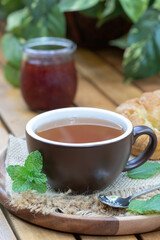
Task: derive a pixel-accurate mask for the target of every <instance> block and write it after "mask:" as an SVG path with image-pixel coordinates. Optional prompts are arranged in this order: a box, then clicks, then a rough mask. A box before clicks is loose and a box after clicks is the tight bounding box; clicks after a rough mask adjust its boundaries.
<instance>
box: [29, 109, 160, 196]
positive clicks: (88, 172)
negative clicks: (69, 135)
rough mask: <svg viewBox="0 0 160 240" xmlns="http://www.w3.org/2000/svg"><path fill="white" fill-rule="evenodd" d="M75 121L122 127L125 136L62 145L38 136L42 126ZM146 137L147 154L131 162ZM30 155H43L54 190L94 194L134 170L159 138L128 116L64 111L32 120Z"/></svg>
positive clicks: (47, 113) (88, 110)
mask: <svg viewBox="0 0 160 240" xmlns="http://www.w3.org/2000/svg"><path fill="white" fill-rule="evenodd" d="M75 118H88V119H93V120H94V121H95V120H106V121H109V122H112V123H115V124H118V125H120V126H121V127H122V128H123V130H124V133H123V134H122V135H120V136H119V137H116V138H113V139H110V140H106V141H101V142H94V143H81V144H76V143H62V142H56V141H50V140H47V139H45V138H42V137H40V136H38V135H37V134H36V133H35V132H36V129H38V128H39V127H41V126H43V125H45V124H48V123H50V122H55V124H58V122H59V121H63V120H66V119H70V120H71V123H72V121H74V119H75ZM142 134H147V135H148V136H149V143H148V146H147V147H146V149H145V150H144V152H143V153H141V154H140V155H139V156H138V157H136V158H134V159H133V160H131V161H128V159H129V156H130V153H131V147H132V144H133V143H134V142H135V140H136V138H137V137H139V136H140V135H142ZM26 138H27V145H28V150H29V152H32V151H35V150H39V151H40V152H41V154H42V156H43V171H44V172H45V173H46V175H47V178H48V181H49V184H50V185H51V186H52V187H53V188H54V189H60V190H62V191H66V190H67V189H72V190H73V191H74V192H76V193H92V192H94V191H96V190H101V189H104V188H105V187H107V186H108V185H109V184H111V183H112V182H113V181H114V180H115V179H116V178H117V177H118V176H119V175H120V173H121V172H122V171H128V170H131V169H134V168H136V167H138V166H140V165H141V164H143V163H144V162H146V161H147V159H149V158H150V156H151V155H152V154H153V153H154V151H155V148H156V145H157V138H156V135H155V134H154V132H153V131H152V130H151V129H150V128H148V127H146V126H137V127H134V128H133V126H132V123H131V122H130V121H129V120H128V119H127V118H125V117H124V116H122V115H120V114H118V113H114V112H111V111H107V110H102V109H97V108H83V107H82V108H81V107H77V108H64V109H58V110H52V111H49V112H45V113H42V114H40V115H38V116H36V117H34V118H32V119H31V120H30V121H29V122H28V123H27V126H26Z"/></svg>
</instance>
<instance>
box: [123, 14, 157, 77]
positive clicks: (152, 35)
mask: <svg viewBox="0 0 160 240" xmlns="http://www.w3.org/2000/svg"><path fill="white" fill-rule="evenodd" d="M159 33H160V12H159V11H157V10H155V9H149V10H147V11H146V12H145V14H144V15H143V17H142V18H141V19H140V20H139V21H138V22H137V23H136V24H135V25H134V26H133V27H132V28H131V30H130V32H129V35H128V47H127V48H126V50H125V53H124V60H123V66H124V74H125V80H126V81H128V80H130V79H133V80H134V79H140V78H145V77H149V76H153V75H155V74H157V73H158V72H159V71H160V64H159V62H160V41H159Z"/></svg>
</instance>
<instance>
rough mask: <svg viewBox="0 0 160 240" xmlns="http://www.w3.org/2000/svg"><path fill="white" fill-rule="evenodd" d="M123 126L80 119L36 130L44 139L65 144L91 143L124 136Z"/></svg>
mask: <svg viewBox="0 0 160 240" xmlns="http://www.w3.org/2000/svg"><path fill="white" fill-rule="evenodd" d="M123 132H124V130H123V129H122V127H121V126H119V125H116V124H114V123H111V122H108V121H107V122H106V121H98V120H97V122H96V120H95V121H93V120H92V121H91V120H90V121H89V119H86V120H85V119H79V120H75V121H73V120H72V121H69V120H66V123H65V122H59V124H58V126H57V123H55V122H51V123H49V124H46V125H43V126H42V127H40V128H38V129H37V130H36V134H37V135H38V136H40V137H42V138H45V139H48V140H52V141H57V142H63V143H91V142H100V141H105V140H109V139H112V138H116V137H118V136H120V135H121V134H123Z"/></svg>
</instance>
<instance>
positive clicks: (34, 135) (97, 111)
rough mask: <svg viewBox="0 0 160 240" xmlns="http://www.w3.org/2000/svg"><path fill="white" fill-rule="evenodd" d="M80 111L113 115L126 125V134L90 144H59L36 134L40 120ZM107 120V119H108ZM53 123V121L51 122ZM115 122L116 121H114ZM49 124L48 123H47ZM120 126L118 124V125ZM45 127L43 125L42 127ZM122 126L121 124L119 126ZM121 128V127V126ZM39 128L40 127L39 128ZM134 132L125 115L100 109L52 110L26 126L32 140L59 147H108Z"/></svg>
mask: <svg viewBox="0 0 160 240" xmlns="http://www.w3.org/2000/svg"><path fill="white" fill-rule="evenodd" d="M79 111H81V112H82V111H83V112H85V113H87V114H88V113H89V112H91V111H92V112H93V111H94V112H95V113H99V114H100V113H103V114H106V115H107V114H108V115H110V116H111V115H112V116H114V117H115V118H117V119H119V120H120V121H121V122H123V123H125V126H126V131H124V133H123V134H122V135H120V136H118V137H116V138H112V139H109V140H105V141H98V142H90V143H64V142H57V141H51V140H48V139H45V138H42V137H40V136H38V135H37V134H36V133H35V130H33V127H34V125H35V124H36V123H37V122H38V121H39V120H40V119H43V118H44V119H45V118H46V119H48V117H49V116H51V115H53V114H56V113H58V114H63V113H64V112H68V114H71V113H73V112H79ZM95 119H98V118H97V117H95ZM106 120H107V119H106ZM50 122H52V121H50ZM113 122H114V121H113ZM46 124H47V123H46ZM117 124H118V123H117ZM43 125H45V122H44V124H41V126H43ZM119 125H120V124H119ZM120 126H121V125H120ZM37 128H38V127H37ZM37 128H36V129H37ZM132 131H133V125H132V123H131V122H130V120H129V119H127V118H126V117H124V116H123V115H121V114H119V113H116V112H112V111H109V110H105V109H100V108H89V107H68V108H61V109H55V110H51V111H47V112H44V113H41V114H39V115H37V116H35V117H33V118H31V119H30V120H29V121H28V123H27V124H26V133H27V134H28V135H29V136H31V137H32V138H34V139H36V140H38V141H41V142H44V143H48V144H52V145H57V146H64V147H95V146H101V145H106V144H111V143H115V142H118V141H121V140H122V139H124V138H126V137H127V136H129V135H130V134H131V132H132Z"/></svg>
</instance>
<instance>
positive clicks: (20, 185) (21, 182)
mask: <svg viewBox="0 0 160 240" xmlns="http://www.w3.org/2000/svg"><path fill="white" fill-rule="evenodd" d="M12 189H13V191H14V192H24V191H27V190H29V189H31V190H32V183H31V182H29V181H28V180H27V179H23V178H19V179H17V180H15V181H14V182H13V184H12Z"/></svg>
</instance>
